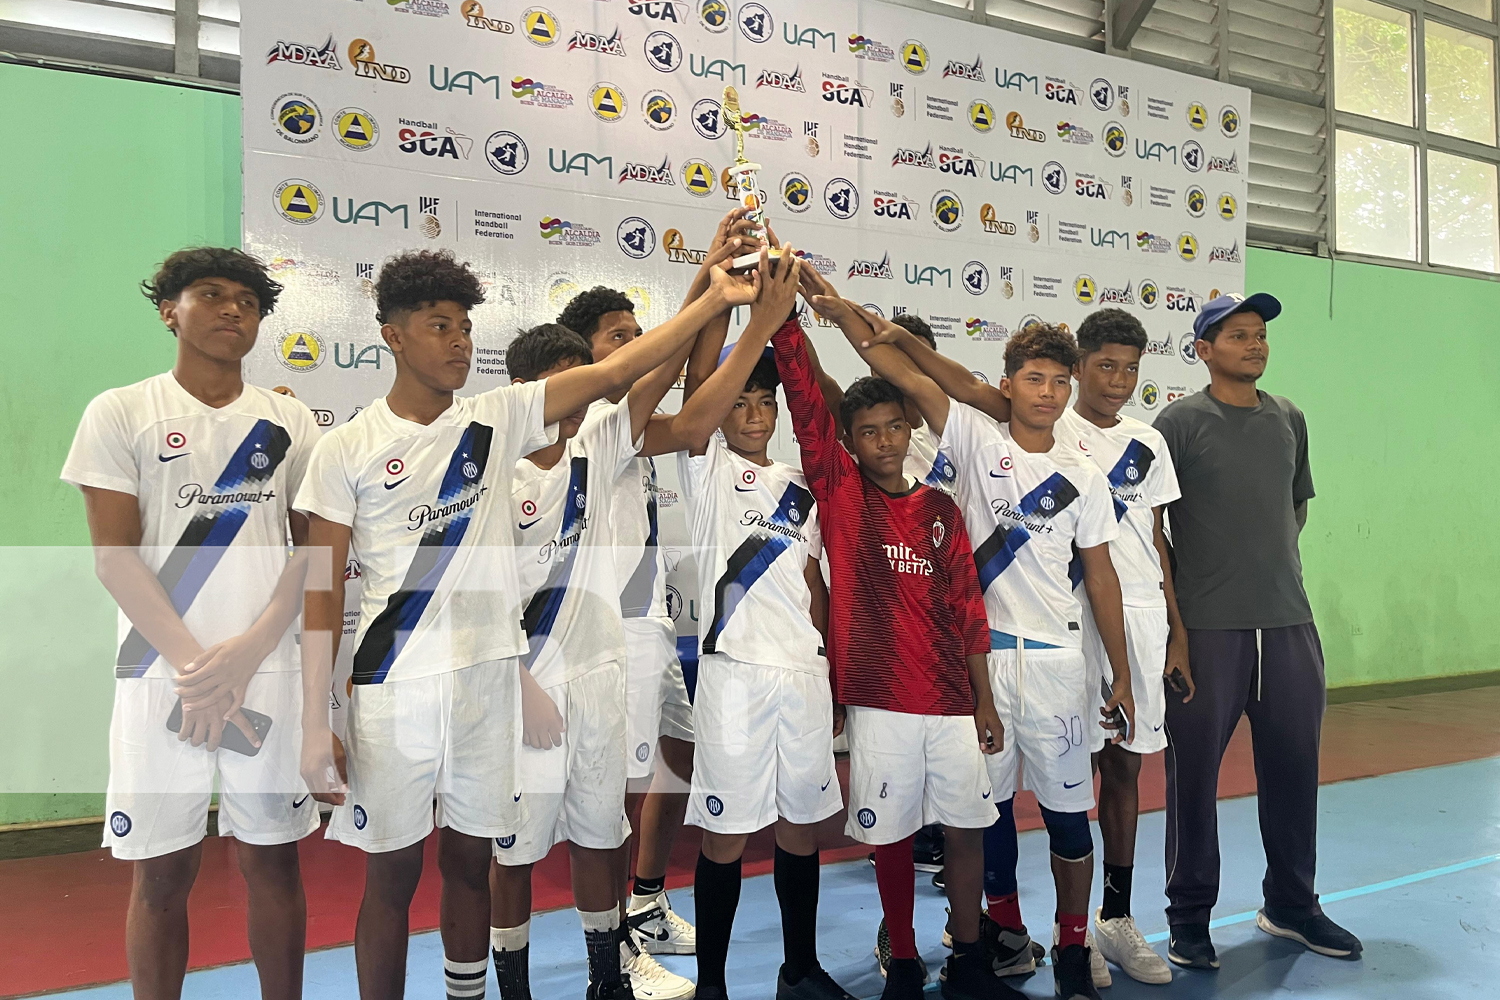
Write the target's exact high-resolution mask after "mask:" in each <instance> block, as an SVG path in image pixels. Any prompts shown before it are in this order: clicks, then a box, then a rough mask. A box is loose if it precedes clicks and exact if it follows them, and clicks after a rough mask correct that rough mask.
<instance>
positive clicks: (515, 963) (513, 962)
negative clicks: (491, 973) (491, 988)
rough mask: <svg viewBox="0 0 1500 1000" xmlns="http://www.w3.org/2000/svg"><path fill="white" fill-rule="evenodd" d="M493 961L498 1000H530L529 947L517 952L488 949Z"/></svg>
mask: <svg viewBox="0 0 1500 1000" xmlns="http://www.w3.org/2000/svg"><path fill="white" fill-rule="evenodd" d="M490 955H491V957H493V958H494V960H495V979H496V980H497V981H498V982H499V984H500V1000H531V965H530V956H531V945H529V944H526V945H522V946H521V949H520V950H519V951H498V950H496V949H494V948H491V949H490Z"/></svg>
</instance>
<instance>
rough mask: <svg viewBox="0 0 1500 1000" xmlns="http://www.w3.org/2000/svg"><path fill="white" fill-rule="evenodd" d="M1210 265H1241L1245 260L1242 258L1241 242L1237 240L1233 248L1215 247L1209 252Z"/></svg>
mask: <svg viewBox="0 0 1500 1000" xmlns="http://www.w3.org/2000/svg"><path fill="white" fill-rule="evenodd" d="M1208 262H1209V263H1210V264H1240V263H1243V262H1244V259H1243V258H1242V257H1241V256H1240V241H1239V240H1235V241H1234V245H1233V246H1228V247H1214V248H1213V249H1212V250H1210V251H1209V252H1208Z"/></svg>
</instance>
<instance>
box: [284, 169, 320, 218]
mask: <svg viewBox="0 0 1500 1000" xmlns="http://www.w3.org/2000/svg"><path fill="white" fill-rule="evenodd" d="M276 211H278V212H280V213H281V217H282V218H283V219H285V220H286V221H288V222H290V223H293V224H294V225H298V226H307V225H311V224H312V223H314V222H317V221H318V220H319V219H320V218H322V217H323V192H322V191H319V190H318V189H317V188H316V187H314V186H313V185H312V184H311V183H310V182H308V181H304V180H300V179H298V178H295V177H294V178H292V179H291V180H286V181H282V182H281V183H280V184H279V185H277V188H276Z"/></svg>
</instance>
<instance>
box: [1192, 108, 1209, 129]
mask: <svg viewBox="0 0 1500 1000" xmlns="http://www.w3.org/2000/svg"><path fill="white" fill-rule="evenodd" d="M1187 123H1188V125H1190V126H1191V127H1192V129H1193V131H1194V132H1202V131H1203V129H1204V128H1205V127H1207V125H1208V109H1206V108H1205V107H1204V106H1203V105H1201V104H1199V103H1198V102H1197V101H1193V102H1192V103H1191V104H1189V105H1188V106H1187Z"/></svg>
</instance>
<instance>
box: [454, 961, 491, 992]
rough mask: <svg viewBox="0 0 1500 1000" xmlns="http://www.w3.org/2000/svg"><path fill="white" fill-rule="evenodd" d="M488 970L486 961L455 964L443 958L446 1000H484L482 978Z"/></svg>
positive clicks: (488, 964)
mask: <svg viewBox="0 0 1500 1000" xmlns="http://www.w3.org/2000/svg"><path fill="white" fill-rule="evenodd" d="M489 968H490V963H489V961H488V960H487V959H483V958H481V959H480V960H479V961H477V962H455V961H453V959H451V958H448V957H447V956H446V955H445V956H443V979H444V981H445V982H446V983H447V986H448V1000H484V977H485V974H486V973H487V972H489Z"/></svg>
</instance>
